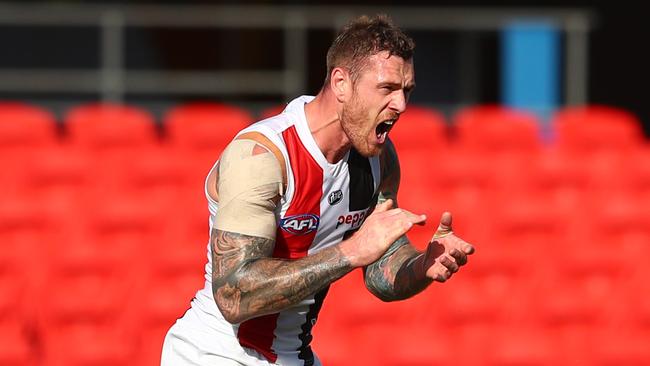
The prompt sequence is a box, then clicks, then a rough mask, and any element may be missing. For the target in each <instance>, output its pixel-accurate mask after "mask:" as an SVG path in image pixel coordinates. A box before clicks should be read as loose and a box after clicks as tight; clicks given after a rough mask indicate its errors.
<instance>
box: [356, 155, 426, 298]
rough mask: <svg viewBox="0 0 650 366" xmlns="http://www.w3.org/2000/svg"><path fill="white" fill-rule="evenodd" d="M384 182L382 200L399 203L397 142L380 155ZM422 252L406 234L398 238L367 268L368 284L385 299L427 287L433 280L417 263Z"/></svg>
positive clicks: (366, 279)
mask: <svg viewBox="0 0 650 366" xmlns="http://www.w3.org/2000/svg"><path fill="white" fill-rule="evenodd" d="M380 166H381V184H380V188H379V189H380V192H379V198H378V202H379V203H381V202H384V201H386V200H387V199H392V200H393V202H394V203H395V206H397V190H398V189H399V181H400V170H399V161H398V159H397V153H396V152H395V148H394V146H393V145H392V143H391V144H387V146H386V149H385V151H384V152H383V153H382V154H381V156H380ZM419 255H420V253H419V252H418V251H417V250H416V249H415V248H413V246H412V245H411V244H410V242H409V240H408V239H407V238H406V236H402V237H400V238H399V239H397V240H396V241H395V242H394V243H393V244H392V245H391V246H390V248H388V250H387V251H386V253H384V255H382V256H381V258H379V259H378V260H377V261H376V262H375V263H372V264H370V265H368V266H367V267H366V268H365V271H364V277H365V282H366V287H367V288H368V290H369V291H370V292H372V293H373V294H374V295H375V296H377V297H378V298H380V299H381V300H383V301H394V300H402V299H406V298H409V297H411V296H413V295H415V294H417V293H419V292H420V291H422V290H424V289H425V288H426V287H427V286H428V285H429V284H430V283H431V282H432V281H431V280H430V279H428V278H422V276H421V274H420V273H416V269H415V268H414V266H413V263H415V259H416V258H417V257H418V256H419Z"/></svg>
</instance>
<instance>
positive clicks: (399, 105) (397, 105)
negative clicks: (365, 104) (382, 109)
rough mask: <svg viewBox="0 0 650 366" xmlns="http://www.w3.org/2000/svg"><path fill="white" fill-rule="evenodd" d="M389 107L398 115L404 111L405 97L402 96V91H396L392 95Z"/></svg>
mask: <svg viewBox="0 0 650 366" xmlns="http://www.w3.org/2000/svg"><path fill="white" fill-rule="evenodd" d="M389 107H390V109H392V110H394V111H395V112H397V113H400V114H401V113H403V112H404V111H405V110H406V96H405V95H404V91H403V90H398V91H397V92H395V93H393V98H392V99H391V102H390V105H389Z"/></svg>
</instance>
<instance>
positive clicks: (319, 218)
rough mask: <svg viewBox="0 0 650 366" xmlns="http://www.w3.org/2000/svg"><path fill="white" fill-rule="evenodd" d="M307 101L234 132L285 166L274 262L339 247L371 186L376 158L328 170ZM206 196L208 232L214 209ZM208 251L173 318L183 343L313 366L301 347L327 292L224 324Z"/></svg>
mask: <svg viewBox="0 0 650 366" xmlns="http://www.w3.org/2000/svg"><path fill="white" fill-rule="evenodd" d="M312 99H313V97H309V96H302V97H299V98H297V99H295V100H293V101H292V102H291V103H290V104H289V105H288V106H287V108H286V109H285V110H284V112H282V113H281V114H279V115H277V116H274V117H271V118H269V119H266V120H263V121H261V122H258V123H256V124H253V125H251V126H250V127H248V128H246V129H244V130H242V131H241V132H240V134H243V133H246V132H253V131H255V132H259V133H262V134H263V135H264V136H266V137H267V138H268V139H269V140H271V141H272V142H273V143H274V144H275V145H276V146H277V147H278V148H279V149H280V151H281V152H282V154H283V155H284V158H285V161H286V170H287V189H286V192H285V194H284V196H283V197H282V200H281V202H280V203H281V204H279V205H278V207H277V209H276V212H275V214H276V218H277V223H278V228H277V233H276V242H275V249H274V252H273V257H276V258H284V259H298V258H302V257H304V256H308V255H311V254H313V253H316V252H318V251H319V250H322V249H325V248H327V247H329V246H332V245H335V244H338V243H340V242H341V241H342V240H343V239H344V237H346V235H349V234H350V233H352V232H354V231H355V230H356V229H358V228H359V226H360V225H361V223H362V222H363V220H364V219H365V217H366V215H367V214H368V212H369V209H370V207H371V206H372V205H373V204H374V200H375V199H376V197H375V195H376V193H377V190H378V187H379V179H380V178H379V177H380V171H379V159H378V158H377V157H372V158H365V157H363V156H361V155H360V154H358V153H357V152H356V151H355V150H351V151H350V152H348V153H347V154H346V155H345V157H344V158H343V159H341V161H339V162H337V163H335V164H331V163H329V162H328V161H327V160H326V159H325V156H324V155H323V154H322V152H321V150H320V149H319V148H318V146H317V145H316V141H314V139H313V137H312V134H311V132H310V130H309V126H308V125H307V121H306V118H305V112H304V105H305V103H307V102H309V101H310V100H312ZM207 197H208V202H209V209H210V227H212V224H213V222H214V216H215V214H216V213H217V211H218V209H219V205H218V203H217V202H215V201H214V200H213V199H212V198H210V196H209V195H207ZM210 250H211V249H210V245H208V264H207V265H206V267H205V270H206V271H205V287H204V288H203V289H202V290H200V291H199V292H198V293H197V295H196V297H195V299H194V300H193V301H192V308H191V309H190V310H189V311H188V313H187V314H186V315H185V316H184V318H182V319H180V320H179V321H183V320H186V322H189V323H190V324H191V328H192V329H193V330H194V335H189V334H188V337H196V336H197V334H198V335H200V336H198V337H197V338H198V339H197V340H196V342H198V343H200V344H201V348H202V349H203V348H205V351H206V352H210V353H213V354H218V355H223V356H227V357H230V358H232V359H234V360H237V361H238V362H241V363H243V364H245V365H269V364H278V365H287V366H309V365H319V362H318V359H317V358H316V357H315V356H314V354H313V352H312V350H311V347H310V345H309V344H310V342H311V339H312V336H311V330H312V327H313V325H314V324H315V322H316V318H317V316H318V312H319V310H320V308H321V305H322V302H323V299H324V298H325V295H326V293H327V289H325V290H323V291H321V292H319V293H316V294H314V295H313V296H309V297H308V298H306V299H305V300H303V301H302V302H300V303H299V304H297V305H295V306H293V307H291V308H289V309H286V310H284V311H281V312H279V313H277V314H271V315H266V316H261V317H258V318H254V319H250V320H247V321H245V322H243V323H241V324H238V325H231V324H229V323H228V322H227V321H226V320H224V318H223V316H222V315H221V313H220V311H219V309H218V307H217V306H216V304H215V301H214V298H213V294H212V283H211V280H212V275H211V273H212V263H211V258H212V255H211V252H210ZM192 319H193V320H192ZM251 349H252V350H254V351H255V352H250V350H251ZM256 355H257V357H255V356H256ZM260 355H261V356H263V357H259V356H260ZM264 359H266V360H264Z"/></svg>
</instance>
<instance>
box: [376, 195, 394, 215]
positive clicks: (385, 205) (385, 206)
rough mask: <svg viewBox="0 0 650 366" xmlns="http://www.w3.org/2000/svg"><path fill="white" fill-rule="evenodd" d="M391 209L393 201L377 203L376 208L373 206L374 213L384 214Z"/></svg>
mask: <svg viewBox="0 0 650 366" xmlns="http://www.w3.org/2000/svg"><path fill="white" fill-rule="evenodd" d="M392 207H393V200H392V199H390V198H389V199H387V200H386V201H384V202H382V203H378V204H377V206H375V212H384V211H388V210H390V209H391V208H392Z"/></svg>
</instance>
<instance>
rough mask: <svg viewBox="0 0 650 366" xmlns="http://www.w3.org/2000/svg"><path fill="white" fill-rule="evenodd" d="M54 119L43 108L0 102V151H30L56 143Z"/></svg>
mask: <svg viewBox="0 0 650 366" xmlns="http://www.w3.org/2000/svg"><path fill="white" fill-rule="evenodd" d="M56 134H57V131H56V118H55V117H54V115H53V114H52V113H51V112H50V111H48V110H46V109H43V108H40V107H36V106H32V105H29V104H25V103H20V102H0V151H2V152H3V154H4V153H5V152H6V151H7V150H8V149H19V150H20V149H31V148H34V147H41V146H44V145H51V144H53V143H55V142H56V139H57V136H56Z"/></svg>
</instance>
